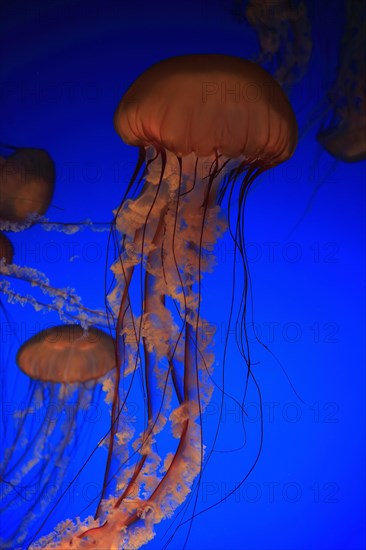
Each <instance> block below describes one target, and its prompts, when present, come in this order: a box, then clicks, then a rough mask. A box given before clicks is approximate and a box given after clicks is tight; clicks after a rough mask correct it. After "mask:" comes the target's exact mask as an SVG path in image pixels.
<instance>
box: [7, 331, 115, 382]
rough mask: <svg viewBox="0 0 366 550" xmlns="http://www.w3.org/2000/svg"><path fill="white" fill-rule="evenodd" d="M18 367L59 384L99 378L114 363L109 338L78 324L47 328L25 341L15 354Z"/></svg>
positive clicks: (113, 354)
mask: <svg viewBox="0 0 366 550" xmlns="http://www.w3.org/2000/svg"><path fill="white" fill-rule="evenodd" d="M17 363H18V365H19V368H20V369H21V370H22V371H23V372H24V373H25V374H27V375H28V376H29V377H30V378H34V379H35V380H42V381H43V382H59V383H63V384H66V383H68V384H73V383H81V382H86V381H89V380H95V379H97V378H101V377H102V376H104V375H105V374H106V373H107V372H109V371H110V370H112V368H113V367H114V365H115V353H114V343H113V339H112V338H111V337H110V336H109V335H108V334H106V333H105V332H103V331H101V330H99V329H97V328H95V327H90V328H89V329H88V331H84V330H83V329H82V328H81V326H80V325H60V326H57V327H52V328H49V329H47V330H45V331H43V332H41V333H39V334H36V335H35V336H33V337H32V338H30V339H29V340H27V341H26V342H25V343H24V344H23V345H22V347H21V348H20V349H19V351H18V354H17Z"/></svg>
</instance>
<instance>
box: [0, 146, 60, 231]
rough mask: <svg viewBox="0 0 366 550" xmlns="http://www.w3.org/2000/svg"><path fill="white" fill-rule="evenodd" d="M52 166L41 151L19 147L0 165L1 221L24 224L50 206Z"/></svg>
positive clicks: (52, 187)
mask: <svg viewBox="0 0 366 550" xmlns="http://www.w3.org/2000/svg"><path fill="white" fill-rule="evenodd" d="M54 182H55V166H54V162H53V160H52V159H51V157H50V156H49V154H48V153H47V152H46V151H44V150H43V149H31V148H18V149H16V150H15V153H13V154H12V155H10V156H9V157H8V158H7V159H5V160H4V159H2V162H1V163H0V220H3V221H9V222H23V221H25V220H26V219H27V217H28V216H29V215H30V214H39V215H43V214H44V213H45V212H46V210H47V208H48V207H49V205H50V202H51V199H52V195H53V189H54Z"/></svg>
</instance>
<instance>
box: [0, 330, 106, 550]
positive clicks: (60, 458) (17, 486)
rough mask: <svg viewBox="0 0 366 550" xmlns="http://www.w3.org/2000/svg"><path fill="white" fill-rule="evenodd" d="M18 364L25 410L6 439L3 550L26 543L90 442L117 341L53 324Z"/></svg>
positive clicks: (16, 413) (17, 412) (1, 468)
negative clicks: (92, 416) (89, 418)
mask: <svg viewBox="0 0 366 550" xmlns="http://www.w3.org/2000/svg"><path fill="white" fill-rule="evenodd" d="M16 361H17V364H18V367H19V369H20V370H21V371H23V373H24V374H25V375H26V376H27V377H28V380H29V384H28V387H27V389H26V392H25V396H24V401H23V402H22V406H21V407H18V408H15V409H14V410H13V411H12V415H13V418H14V423H13V425H12V426H10V425H8V426H6V431H5V433H4V434H3V441H2V449H3V451H2V453H1V454H2V456H1V461H0V487H1V495H2V499H1V510H0V512H1V516H2V521H3V522H4V523H3V525H4V526H5V525H6V526H7V527H6V538H2V540H1V547H2V548H14V545H19V544H27V541H28V542H29V534H30V533H32V532H33V531H34V528H35V526H36V525H38V522H39V518H42V516H43V514H44V513H45V512H46V511H47V510H48V509H49V508H50V507H52V505H53V502H54V497H55V496H57V495H58V492H59V490H60V488H61V487H62V484H63V483H64V481H65V472H67V469H68V467H69V465H70V462H71V461H75V460H76V457H78V453H79V446H80V444H81V442H82V441H83V440H85V438H91V437H92V434H91V433H90V429H91V428H93V423H92V424H90V425H89V429H88V427H87V422H85V417H86V414H87V413H88V411H89V413H90V410H92V406H93V405H95V404H96V403H98V402H99V399H100V394H101V392H102V390H103V385H104V388H105V396H107V395H108V387H109V386H108V380H111V376H113V368H114V366H115V347H114V340H113V338H112V337H111V336H109V334H106V333H105V332H103V331H101V330H99V329H97V328H95V327H90V328H89V329H88V330H87V331H84V330H83V329H82V328H81V327H80V326H79V325H60V326H53V327H52V328H48V329H46V330H44V331H42V332H40V333H38V334H35V335H34V336H32V337H31V338H30V339H29V340H27V341H26V342H25V343H24V344H23V345H22V346H21V347H20V349H19V350H18V353H17V357H16ZM111 371H112V372H111ZM18 396H19V392H18ZM94 437H95V436H94ZM96 443H97V441H95V444H96Z"/></svg>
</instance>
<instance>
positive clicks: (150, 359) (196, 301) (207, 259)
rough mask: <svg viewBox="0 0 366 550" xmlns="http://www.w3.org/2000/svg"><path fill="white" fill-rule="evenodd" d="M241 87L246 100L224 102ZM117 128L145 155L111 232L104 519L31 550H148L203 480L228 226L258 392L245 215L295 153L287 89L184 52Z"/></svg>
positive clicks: (156, 71)
mask: <svg viewBox="0 0 366 550" xmlns="http://www.w3.org/2000/svg"><path fill="white" fill-rule="evenodd" d="M249 87H250V89H251V90H253V87H254V88H255V89H256V91H257V96H256V100H255V101H253V100H252V97H251V95H250V94H249ZM233 89H235V90H238V93H239V94H240V97H239V99H238V96H237V95H236V94H233V93H225V90H229V91H230V90H231V91H232V90H233ZM247 92H248V93H247ZM114 124H115V128H116V130H117V132H118V134H119V135H120V136H121V138H122V139H123V141H124V142H125V143H127V144H130V145H133V146H137V147H139V159H138V162H137V166H136V169H135V172H134V174H133V176H132V179H131V181H130V184H129V185H128V189H127V191H126V194H125V197H124V199H123V201H122V203H121V205H120V206H119V208H118V209H117V210H116V212H115V219H114V224H113V233H112V235H113V238H114V239H115V241H114V244H115V246H116V247H118V256H117V258H116V259H115V261H114V262H113V264H112V266H111V270H112V273H113V276H114V286H113V288H112V290H111V291H110V293H109V295H108V314H109V318H110V323H111V325H112V326H113V327H114V329H115V331H116V346H117V348H116V359H117V366H118V367H119V368H117V370H116V379H115V387H114V393H113V403H112V415H111V437H110V440H109V449H108V459H107V465H106V471H105V475H104V484H103V492H102V494H101V497H100V500H99V502H98V503H96V504H97V505H96V512H95V515H94V518H90V517H89V518H87V519H83V518H76V519H75V520H71V519H70V520H68V519H67V520H65V521H64V522H62V523H60V524H58V525H57V526H56V527H55V529H54V530H53V532H52V533H50V534H49V535H46V536H43V537H41V538H39V539H38V540H36V538H37V534H38V535H39V533H37V534H36V536H35V537H34V540H35V542H34V543H33V544H32V545H31V548H65V547H67V548H96V547H98V548H110V549H111V548H113V549H117V548H140V547H141V546H143V545H144V544H146V543H147V542H148V541H149V540H151V539H153V537H154V535H155V530H154V525H156V524H158V523H159V522H161V521H162V520H163V519H166V518H169V517H171V516H172V515H173V513H174V512H175V510H176V509H177V508H178V507H179V506H180V505H181V504H182V503H184V502H185V501H186V500H187V499H188V498H189V496H190V493H191V491H192V488H193V485H194V483H195V482H196V483H198V484H199V482H200V480H201V477H202V475H203V471H204V468H205V462H207V460H208V459H209V456H210V455H209V454H208V453H207V450H206V451H205V434H204V431H203V425H202V414H203V412H204V410H205V408H206V407H207V404H208V403H209V402H210V399H211V396H212V392H213V389H214V387H213V380H212V376H213V368H214V362H215V355H214V342H213V335H208V334H207V332H205V330H204V327H205V323H206V321H205V320H204V319H203V317H202V315H201V299H202V292H203V288H204V285H203V278H204V274H205V273H206V272H209V271H210V270H212V268H213V261H212V258H211V256H209V255H207V254H205V253H204V243H207V242H209V243H211V244H214V243H215V242H217V241H218V239H219V238H220V237H222V236H223V235H224V233H225V231H226V230H227V229H228V230H229V232H230V234H231V237H232V239H233V242H234V245H235V254H234V256H235V259H234V261H236V262H238V263H239V264H240V263H242V267H243V275H244V285H243V290H242V304H243V305H242V307H241V308H240V312H239V315H240V319H241V322H240V319H239V320H238V324H239V325H240V326H242V329H243V331H244V333H243V334H242V335H241V339H240V347H241V349H240V352H241V354H242V356H243V373H242V378H241V379H240V380H238V384H242V385H243V388H244V387H245V385H246V384H247V383H252V384H253V385H254V386H255V385H256V382H255V379H254V375H253V372H252V370H251V366H252V364H251V356H250V347H249V345H248V339H247V334H246V324H245V316H246V310H245V303H246V297H247V294H246V293H247V285H248V273H247V270H246V261H245V248H244V243H245V235H244V218H245V209H244V207H245V201H246V198H247V195H248V191H249V188H250V185H251V183H252V182H253V180H255V178H256V177H257V176H258V175H259V174H261V173H263V172H265V171H266V170H268V169H270V168H271V167H274V166H276V165H278V164H279V163H281V162H284V161H286V160H287V159H288V158H290V157H291V155H292V154H293V152H294V149H295V147H296V143H297V124H296V119H295V116H294V113H293V111H292V108H291V106H290V104H289V102H288V100H287V98H286V96H285V94H284V93H283V91H282V90H281V88H280V86H279V85H278V84H277V82H276V81H275V80H274V79H273V78H272V77H271V76H270V75H269V74H268V73H267V72H266V71H265V70H264V69H262V68H260V67H259V66H258V65H256V64H254V63H251V62H249V61H246V60H244V59H240V58H236V57H231V56H226V55H214V54H212V55H211V54H208V55H204V54H197V55H187V56H180V57H175V58H171V59H167V60H164V61H162V62H160V63H157V64H156V65H153V66H152V67H151V68H150V69H148V70H147V71H146V72H144V73H143V74H142V75H141V76H140V77H139V78H138V79H137V80H136V81H135V82H134V83H133V84H132V86H131V87H130V88H129V89H128V91H127V92H126V93H125V95H124V96H123V98H122V100H121V102H120V104H119V105H118V108H117V110H116V113H115V117H114ZM232 322H233V323H234V320H232ZM229 330H230V327H228V331H229ZM221 368H222V369H224V368H225V359H224V363H223V364H222V365H221ZM139 385H141V386H142V391H141V393H142V402H145V403H146V410H145V418H144V423H145V425H144V428H143V430H142V432H141V433H140V434H134V431H133V428H132V426H131V425H130V424H129V422H128V412H127V411H126V403H127V399H128V397H129V396H130V395H133V388H135V387H136V386H137V387H139ZM163 436H164V438H168V437H169V442H170V443H169V445H170V449H171V450H170V451H166V452H164V454H162V455H161V456H160V454H158V452H157V450H156V449H157V448H160V446H158V447H156V445H155V444H156V443H157V442H158V441H160V439H159V438H161V437H163ZM164 448H165V447H164ZM243 477H244V474H243ZM196 488H197V486H196ZM50 518H51V519H52V516H50ZM186 522H187V520H186Z"/></svg>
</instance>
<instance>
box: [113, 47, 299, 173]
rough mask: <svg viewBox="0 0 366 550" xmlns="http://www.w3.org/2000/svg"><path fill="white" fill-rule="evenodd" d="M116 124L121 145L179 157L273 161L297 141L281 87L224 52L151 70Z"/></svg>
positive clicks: (125, 100)
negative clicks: (124, 144)
mask: <svg viewBox="0 0 366 550" xmlns="http://www.w3.org/2000/svg"><path fill="white" fill-rule="evenodd" d="M114 124H115V128H116V131H117V132H118V133H119V135H120V136H121V138H122V139H123V141H125V142H126V143H128V144H130V145H137V146H151V145H152V146H155V147H156V148H157V149H158V150H160V149H166V150H167V151H170V152H171V153H174V154H175V155H176V156H178V157H184V156H186V155H189V154H190V153H194V154H195V155H196V156H197V157H207V156H210V155H212V154H214V153H217V152H220V154H222V155H224V156H226V157H230V158H233V157H234V158H236V157H239V156H240V155H244V156H245V157H246V158H248V159H252V160H254V159H256V160H257V161H258V160H259V159H260V160H261V162H262V163H263V164H278V163H280V162H282V161H284V160H286V159H287V158H289V157H290V156H291V154H292V153H293V151H294V147H295V144H296V140H297V137H296V136H297V126H296V121H295V117H294V114H293V111H292V109H291V106H290V104H289V102H288V100H287V98H286V96H285V95H284V94H283V92H282V90H281V88H280V86H279V85H277V84H276V82H275V81H274V79H273V78H272V77H271V76H270V75H269V74H268V73H267V72H266V71H264V70H263V69H261V68H260V67H259V66H258V65H256V64H255V63H251V62H250V61H246V60H244V59H241V58H236V57H231V56H226V55H187V56H182V57H174V58H171V59H167V60H165V61H162V62H160V63H158V64H157V65H154V66H153V67H152V68H150V69H149V70H147V71H146V72H145V73H144V74H143V75H142V76H141V77H140V78H138V79H137V80H136V82H135V83H134V84H133V85H132V86H131V87H130V89H129V90H128V91H127V93H126V94H125V95H124V97H123V98H122V100H121V102H120V104H119V106H118V108H117V111H116V114H115V117H114Z"/></svg>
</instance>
